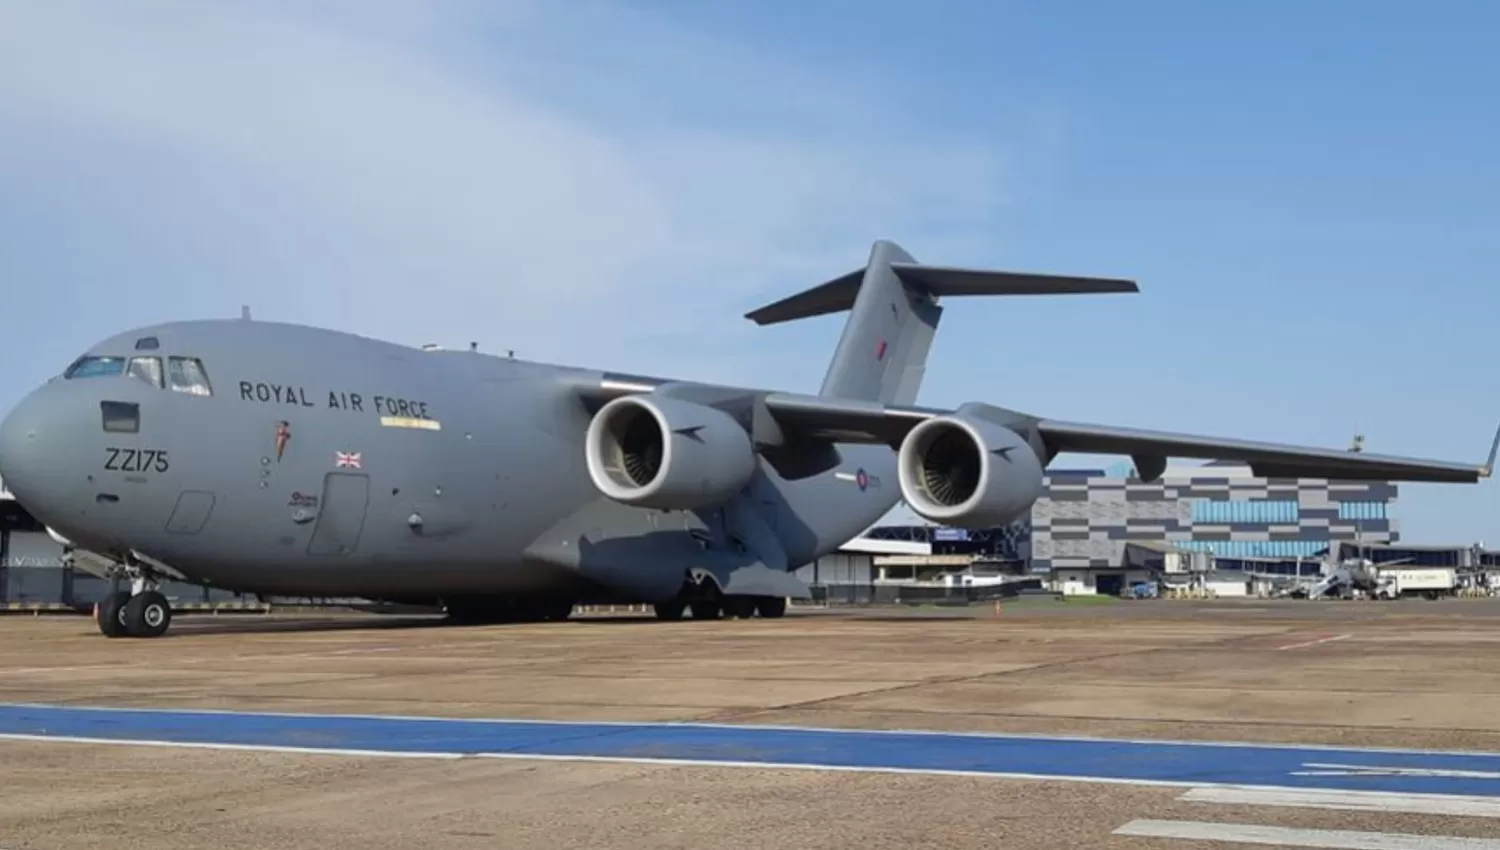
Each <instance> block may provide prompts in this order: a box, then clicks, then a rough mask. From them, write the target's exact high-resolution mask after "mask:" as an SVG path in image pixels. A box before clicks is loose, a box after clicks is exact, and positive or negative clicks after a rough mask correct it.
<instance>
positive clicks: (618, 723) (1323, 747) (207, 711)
mask: <svg viewBox="0 0 1500 850" xmlns="http://www.w3.org/2000/svg"><path fill="white" fill-rule="evenodd" d="M0 708H23V709H39V710H42V711H97V712H113V713H117V714H126V713H133V714H188V715H203V716H209V717H225V716H231V717H288V718H314V719H334V720H407V721H420V722H434V723H490V724H495V725H515V726H520V725H535V726H607V727H620V728H631V729H732V730H743V731H752V732H753V731H756V730H766V731H776V732H818V733H826V734H836V735H892V736H896V735H906V736H919V737H931V738H989V739H993V740H1004V741H1071V742H1080V743H1097V744H1143V745H1148V746H1157V745H1167V746H1176V747H1204V748H1220V749H1259V750H1310V751H1315V752H1332V753H1349V752H1358V753H1390V754H1392V755H1429V756H1474V757H1477V758H1500V750H1438V749H1421V748H1403V747H1349V746H1339V745H1337V744H1287V743H1256V742H1254V741H1193V740H1178V739H1174V738H1106V737H1099V736H1091V735H1046V734H1041V733H1031V732H964V731H956V732H948V731H943V730H940V729H854V728H849V727H837V726H792V725H785V724H773V723H766V724H761V723H713V722H708V721H696V720H684V721H675V720H665V721H663V720H641V721H636V720H543V719H537V718H525V717H523V718H508V717H442V716H430V715H420V714H353V713H328V714H324V713H312V712H296V711H244V710H238V709H228V708H158V707H147V708H136V707H127V706H110V705H66V704H52V703H27V702H0ZM1106 719H1107V718H1106Z"/></svg>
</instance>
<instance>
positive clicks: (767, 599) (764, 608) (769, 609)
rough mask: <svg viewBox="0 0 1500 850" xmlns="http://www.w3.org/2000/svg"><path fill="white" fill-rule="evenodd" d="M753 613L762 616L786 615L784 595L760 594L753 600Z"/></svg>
mask: <svg viewBox="0 0 1500 850" xmlns="http://www.w3.org/2000/svg"><path fill="white" fill-rule="evenodd" d="M755 613H757V614H759V615H761V616H762V617H782V616H785V615H786V597H785V596H762V597H761V598H759V599H757V600H755Z"/></svg>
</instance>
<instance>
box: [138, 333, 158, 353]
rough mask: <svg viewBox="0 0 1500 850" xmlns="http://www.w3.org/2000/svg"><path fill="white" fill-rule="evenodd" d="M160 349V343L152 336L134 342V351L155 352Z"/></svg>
mask: <svg viewBox="0 0 1500 850" xmlns="http://www.w3.org/2000/svg"><path fill="white" fill-rule="evenodd" d="M160 347H161V342H160V341H159V340H157V338H156V337H154V336H143V337H141V338H140V339H138V340H136V341H135V350H136V351H155V350H156V349H158V348H160Z"/></svg>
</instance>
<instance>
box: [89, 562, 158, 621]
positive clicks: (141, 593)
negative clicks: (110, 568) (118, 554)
mask: <svg viewBox="0 0 1500 850" xmlns="http://www.w3.org/2000/svg"><path fill="white" fill-rule="evenodd" d="M119 569H120V571H121V572H123V574H124V575H125V576H126V577H128V578H129V579H130V590H128V591H127V590H121V591H116V592H114V593H111V594H110V595H109V596H106V597H105V598H104V599H103V600H102V601H100V602H99V604H97V605H95V606H94V622H95V624H97V625H98V626H99V631H100V632H101V633H103V635H104V636H105V637H111V638H117V637H138V638H156V637H161V636H162V635H164V634H166V633H167V629H168V628H170V627H171V625H172V604H171V603H170V602H168V601H167V597H166V596H164V595H162V593H161V591H159V590H157V589H156V588H157V587H158V586H159V581H158V577H157V576H156V575H155V574H154V573H153V572H151V571H148V569H147V568H146V566H145V565H144V564H141V563H140V562H139V561H138V560H137V559H135V558H127V559H126V563H125V564H121V565H120V566H119ZM115 574H116V575H120V574H121V573H120V572H116V573H115Z"/></svg>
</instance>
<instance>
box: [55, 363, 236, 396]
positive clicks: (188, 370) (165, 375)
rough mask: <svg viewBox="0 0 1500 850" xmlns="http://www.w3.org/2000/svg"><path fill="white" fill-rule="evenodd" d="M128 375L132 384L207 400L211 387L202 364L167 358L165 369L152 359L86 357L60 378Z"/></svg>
mask: <svg viewBox="0 0 1500 850" xmlns="http://www.w3.org/2000/svg"><path fill="white" fill-rule="evenodd" d="M120 375H129V376H130V377H131V378H134V379H135V380H138V381H141V382H143V383H147V384H150V385H151V386H153V387H158V388H170V389H171V390H172V391H173V392H179V393H186V394H187V395H201V396H211V395H213V394H214V391H213V386H212V385H211V384H210V383H209V381H208V371H207V370H205V369H204V368H203V361H202V360H199V359H198V358H196V357H168V358H166V364H165V367H164V366H163V363H162V358H161V357H157V356H154V355H138V356H136V357H128V358H127V357H115V356H113V355H86V356H84V357H80V358H78V359H77V360H75V361H73V365H71V366H69V367H68V371H66V372H64V373H63V377H64V378H66V379H68V380H73V379H75V378H113V377H118V376H120Z"/></svg>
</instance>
